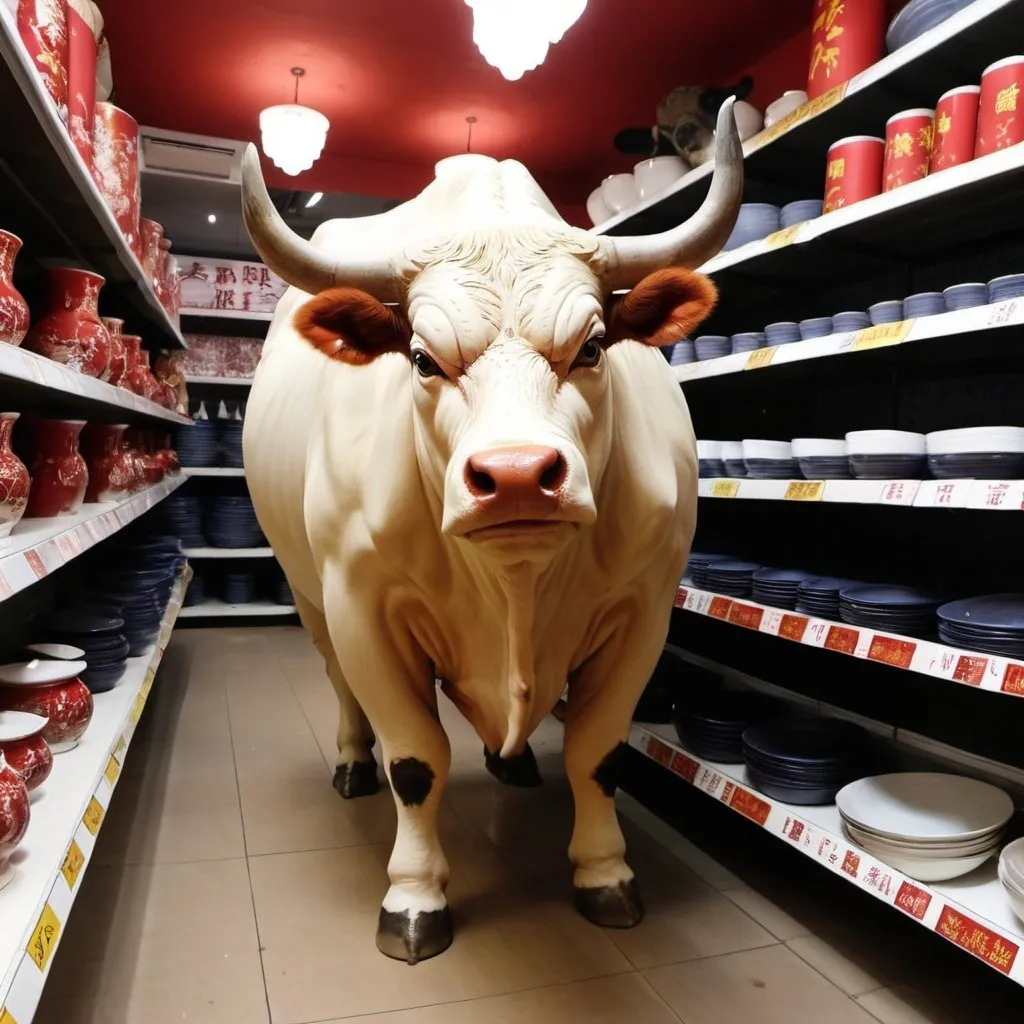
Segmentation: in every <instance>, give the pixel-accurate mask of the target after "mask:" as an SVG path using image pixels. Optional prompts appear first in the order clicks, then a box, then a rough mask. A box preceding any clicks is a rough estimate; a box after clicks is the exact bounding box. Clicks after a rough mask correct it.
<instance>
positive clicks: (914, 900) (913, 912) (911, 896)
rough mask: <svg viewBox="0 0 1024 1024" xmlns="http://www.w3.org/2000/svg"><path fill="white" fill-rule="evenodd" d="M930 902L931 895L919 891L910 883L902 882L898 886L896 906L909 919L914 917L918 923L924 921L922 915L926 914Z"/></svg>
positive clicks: (922, 890) (921, 890)
mask: <svg viewBox="0 0 1024 1024" xmlns="http://www.w3.org/2000/svg"><path fill="white" fill-rule="evenodd" d="M931 902H932V897H931V894H930V893H927V892H925V891H924V889H919V888H918V887H917V886H916V885H914V884H912V883H911V882H904V883H903V884H902V885H901V886H900V889H899V892H898V893H896V906H897V907H899V908H900V910H903V911H905V912H906V913H908V914H909V915H910V916H911V917H916V918H917V919H918V921H923V920H924V915H925V914H926V913H927V912H928V907H929V906H930V905H931Z"/></svg>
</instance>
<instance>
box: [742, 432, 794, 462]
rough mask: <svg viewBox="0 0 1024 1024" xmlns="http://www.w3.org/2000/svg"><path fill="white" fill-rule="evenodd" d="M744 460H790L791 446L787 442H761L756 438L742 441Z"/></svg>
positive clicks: (791, 456)
mask: <svg viewBox="0 0 1024 1024" xmlns="http://www.w3.org/2000/svg"><path fill="white" fill-rule="evenodd" d="M743 458H745V459H792V458H793V446H792V445H791V444H790V443H789V442H788V441H762V440H760V439H758V438H749V437H745V438H744V439H743Z"/></svg>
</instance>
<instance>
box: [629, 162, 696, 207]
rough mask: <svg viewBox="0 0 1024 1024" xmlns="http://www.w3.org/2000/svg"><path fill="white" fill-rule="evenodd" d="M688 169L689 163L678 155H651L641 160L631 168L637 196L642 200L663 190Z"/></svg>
mask: <svg viewBox="0 0 1024 1024" xmlns="http://www.w3.org/2000/svg"><path fill="white" fill-rule="evenodd" d="M689 169H690V165H689V164H688V163H687V162H686V161H685V160H684V159H683V158H682V157H680V156H653V157H651V158H650V159H649V160H641V161H640V163H638V164H637V165H636V167H634V168H633V178H634V180H635V181H636V195H637V198H638V199H639V200H640V201H641V202H642V201H643V200H645V199H650V198H651V196H653V195H657V194H658V193H659V192H663V191H664V190H665V189H667V188H668V187H669V186H670V185H672V184H673V183H675V182H677V181H678V180H679V179H680V178H681V177H682V176H683V175H684V174H686V172H687V171H688V170H689Z"/></svg>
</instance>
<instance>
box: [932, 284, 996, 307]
mask: <svg viewBox="0 0 1024 1024" xmlns="http://www.w3.org/2000/svg"><path fill="white" fill-rule="evenodd" d="M942 301H943V303H944V304H945V306H946V309H948V310H949V311H950V312H952V311H953V310H954V309H971V308H972V307H974V306H984V305H985V303H986V302H988V285H987V284H984V283H983V282H982V283H970V284H954V285H951V286H950V287H949V288H946V289H944V290H943V292H942Z"/></svg>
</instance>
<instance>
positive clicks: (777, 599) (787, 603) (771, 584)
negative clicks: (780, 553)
mask: <svg viewBox="0 0 1024 1024" xmlns="http://www.w3.org/2000/svg"><path fill="white" fill-rule="evenodd" d="M813 578H814V574H813V573H810V572H802V571H801V570H800V569H768V568H764V569H758V570H757V572H755V573H754V577H753V583H752V587H751V591H752V592H751V596H752V597H753V599H754V600H755V601H757V602H758V603H760V604H769V605H771V606H772V607H773V608H790V609H793V608H795V607H796V601H797V590H798V588H799V586H800V584H801V583H805V582H806V581H807V580H809V579H813Z"/></svg>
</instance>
